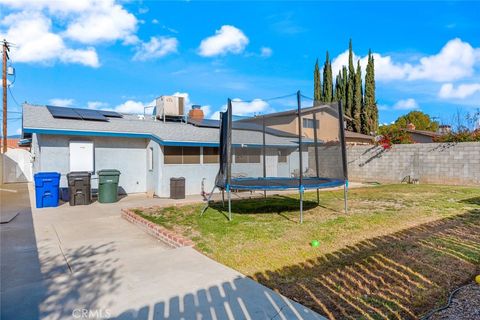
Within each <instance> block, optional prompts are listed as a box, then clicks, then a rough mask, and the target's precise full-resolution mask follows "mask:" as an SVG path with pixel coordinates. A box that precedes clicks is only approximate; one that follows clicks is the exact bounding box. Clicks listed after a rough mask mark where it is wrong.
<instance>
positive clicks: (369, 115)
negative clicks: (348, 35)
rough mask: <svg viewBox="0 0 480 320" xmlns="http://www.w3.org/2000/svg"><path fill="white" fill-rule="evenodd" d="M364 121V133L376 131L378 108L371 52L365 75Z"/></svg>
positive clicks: (370, 52)
mask: <svg viewBox="0 0 480 320" xmlns="http://www.w3.org/2000/svg"><path fill="white" fill-rule="evenodd" d="M365 121H366V124H365V126H366V128H365V130H366V132H365V133H367V134H370V133H371V132H377V131H378V107H377V101H376V98H375V62H374V59H373V55H372V51H371V50H369V51H368V63H367V70H366V74H365Z"/></svg>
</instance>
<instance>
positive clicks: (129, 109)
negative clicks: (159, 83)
mask: <svg viewBox="0 0 480 320" xmlns="http://www.w3.org/2000/svg"><path fill="white" fill-rule="evenodd" d="M154 103H155V101H152V102H150V103H143V102H140V101H135V100H127V101H125V102H124V103H122V104H119V105H118V106H116V107H115V108H114V110H115V111H117V112H122V113H133V114H143V111H144V108H145V107H148V106H151V105H153V104H154Z"/></svg>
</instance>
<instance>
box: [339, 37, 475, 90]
mask: <svg viewBox="0 0 480 320" xmlns="http://www.w3.org/2000/svg"><path fill="white" fill-rule="evenodd" d="M373 57H374V59H375V78H376V79H377V80H384V81H388V80H429V81H453V80H458V79H462V78H465V77H469V76H471V75H473V74H474V68H475V66H476V65H478V64H479V63H480V48H473V47H472V46H471V45H470V44H469V43H468V42H463V41H462V40H461V39H459V38H455V39H452V40H450V41H448V42H447V43H446V44H445V45H444V46H443V48H442V49H441V50H440V52H439V53H437V54H434V55H430V56H425V57H422V58H420V59H419V61H418V62H417V63H400V62H395V61H394V60H393V58H392V57H391V56H382V55H381V54H379V53H373ZM358 59H360V64H361V66H362V69H363V70H362V72H363V74H365V68H366V64H367V59H368V57H367V56H364V57H359V56H356V55H355V53H354V63H355V66H356V63H357V60H358ZM347 64H348V51H345V52H343V53H341V54H339V55H338V56H337V57H336V58H335V59H333V61H332V69H333V72H334V74H338V71H339V70H340V69H341V67H342V66H343V65H347Z"/></svg>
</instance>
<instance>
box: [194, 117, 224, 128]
mask: <svg viewBox="0 0 480 320" xmlns="http://www.w3.org/2000/svg"><path fill="white" fill-rule="evenodd" d="M188 123H190V124H193V125H194V126H197V127H205V128H219V127H220V121H219V120H214V119H192V118H188Z"/></svg>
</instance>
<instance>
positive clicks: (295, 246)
mask: <svg viewBox="0 0 480 320" xmlns="http://www.w3.org/2000/svg"><path fill="white" fill-rule="evenodd" d="M305 199H306V201H305V203H304V208H305V214H304V223H303V224H298V216H299V212H298V196H297V195H294V194H292V195H290V196H272V197H269V198H267V199H266V200H264V199H255V200H241V201H234V202H233V210H232V211H233V221H230V222H229V221H227V219H226V217H225V215H226V208H223V207H222V206H221V204H214V205H213V206H212V207H211V208H209V209H208V210H207V211H206V212H205V214H204V216H203V217H200V216H199V212H200V210H201V205H194V206H185V207H170V208H150V209H147V210H144V211H139V210H136V212H137V213H140V214H142V215H143V216H144V217H146V218H147V219H149V220H151V221H153V222H155V223H158V224H160V225H163V226H165V227H166V228H168V229H172V230H175V231H176V232H178V233H181V234H183V235H185V236H187V237H189V238H191V239H192V240H193V241H194V242H195V244H196V248H197V249H198V250H200V251H201V252H203V253H205V254H206V255H208V256H210V257H212V258H213V259H215V260H217V261H219V262H221V263H223V264H225V265H228V266H230V267H232V268H234V269H236V270H238V271H240V272H242V273H244V274H246V275H248V276H250V277H252V278H253V279H255V280H257V281H259V282H261V283H263V284H265V285H266V286H268V287H270V288H272V289H274V290H276V291H278V292H280V293H282V294H284V295H286V296H288V297H290V298H292V299H294V300H296V301H299V302H300V303H302V304H305V305H306V306H308V307H311V308H312V309H315V310H316V311H317V312H319V313H321V314H323V315H326V316H328V317H330V318H332V319H344V318H347V319H348V318H351V319H359V318H360V319H362V318H363V319H405V318H407V319H408V318H412V319H414V318H417V317H418V315H420V314H422V313H424V312H425V311H427V310H429V309H430V308H432V307H433V306H435V305H438V304H441V303H443V302H444V301H445V298H446V295H447V293H448V292H449V291H450V290H451V289H453V288H454V287H456V286H457V285H459V284H461V283H464V282H466V281H469V280H470V279H471V278H472V276H473V275H474V274H475V273H476V272H480V267H479V266H480V189H479V188H474V187H451V186H434V185H385V186H375V187H366V188H360V189H352V190H350V192H349V207H350V210H349V213H348V214H347V215H346V214H345V213H343V191H327V192H321V193H320V205H318V204H317V202H316V193H315V192H311V193H306V196H305ZM313 239H316V240H319V241H320V246H319V247H317V248H312V247H311V246H310V245H309V243H310V241H311V240H313Z"/></svg>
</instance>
